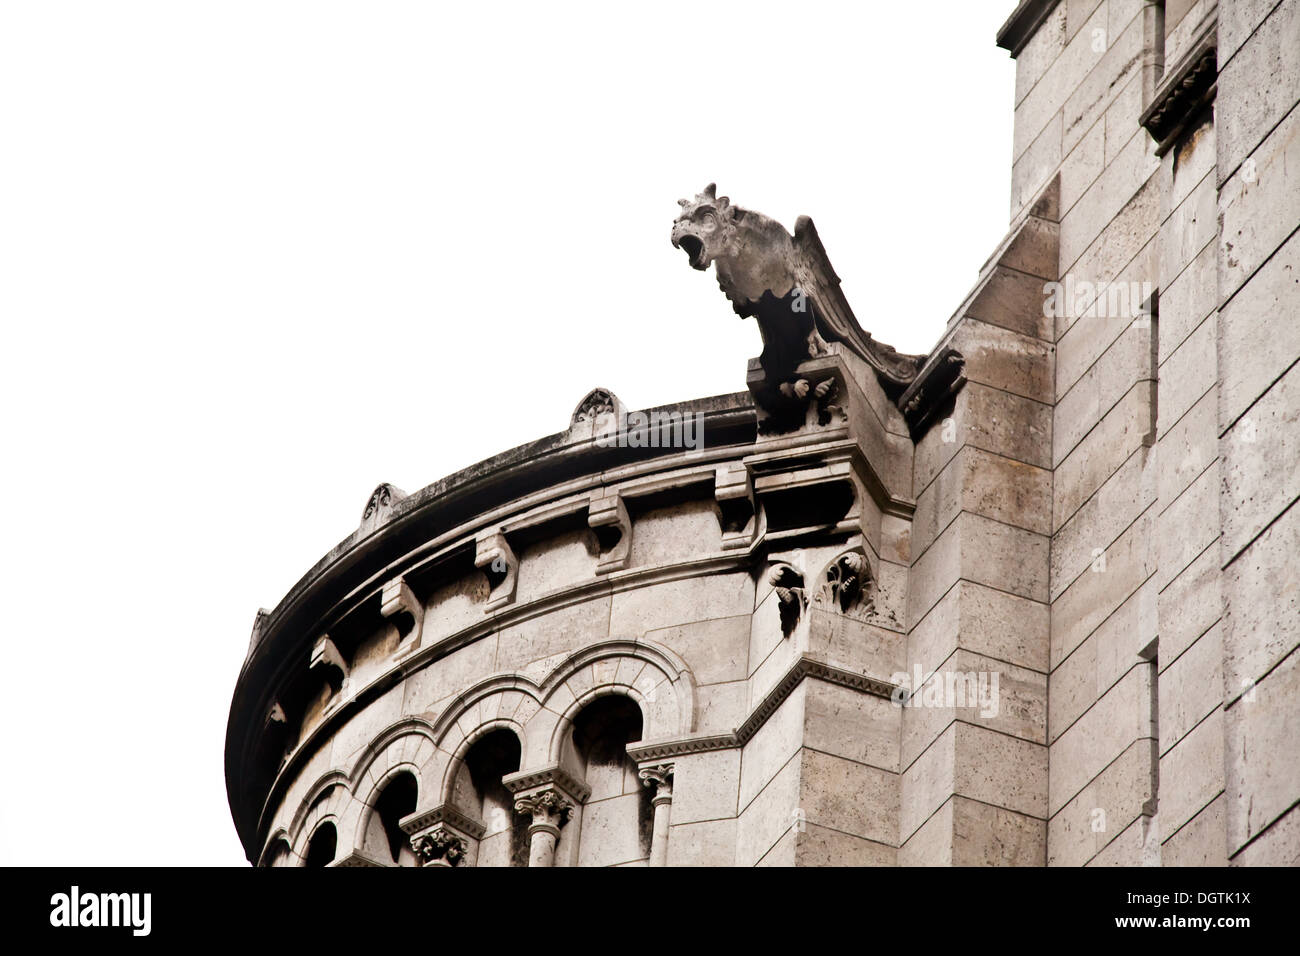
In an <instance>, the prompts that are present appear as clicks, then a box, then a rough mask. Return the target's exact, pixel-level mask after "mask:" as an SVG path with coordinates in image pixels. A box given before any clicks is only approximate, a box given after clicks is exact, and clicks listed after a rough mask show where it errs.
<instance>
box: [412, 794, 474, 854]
mask: <svg viewBox="0 0 1300 956" xmlns="http://www.w3.org/2000/svg"><path fill="white" fill-rule="evenodd" d="M398 825H399V826H400V827H401V828H402V832H403V833H405V834H406V835H407V836H408V837H410V840H411V849H412V850H413V851H414V853H415V857H416V859H417V860H419V861H420V865H421V866H473V865H474V863H475V861H476V860H477V858H478V841H479V840H481V839H482V838H483V834H484V833H485V832H486V827H484V826H483V824H482V823H480V822H479V821H477V820H475V819H473V818H472V817H469V816H468V815H466V814H465V813H463V812H462V811H460V810H459V809H457V808H456V807H454V806H452V805H451V804H449V803H444V804H441V805H439V806H436V807H434V808H433V809H432V810H425V811H422V812H419V813H413V814H411V815H410V816H409V817H404V818H403V819H402V820H401V822H400V823H399V824H398Z"/></svg>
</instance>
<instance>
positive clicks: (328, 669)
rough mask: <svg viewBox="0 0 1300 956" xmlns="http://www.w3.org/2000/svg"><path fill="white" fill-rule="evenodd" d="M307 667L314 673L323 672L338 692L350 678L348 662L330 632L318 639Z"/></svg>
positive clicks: (332, 688)
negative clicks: (331, 637)
mask: <svg viewBox="0 0 1300 956" xmlns="http://www.w3.org/2000/svg"><path fill="white" fill-rule="evenodd" d="M307 669H308V671H309V672H312V673H317V672H319V673H323V674H324V676H325V679H326V680H327V681H329V685H330V689H331V690H333V692H334V693H336V694H337V693H338V692H339V691H341V690H342V689H343V685H344V684H345V683H346V682H347V679H348V663H347V661H345V660H344V659H343V655H342V654H340V653H339V649H338V648H337V647H336V646H335V645H334V642H333V641H332V640H331V639H330V636H329V635H328V634H322V635H321V636H320V637H319V638H317V639H316V643H315V645H313V646H312V649H311V663H310V664H309V665H308V668H307Z"/></svg>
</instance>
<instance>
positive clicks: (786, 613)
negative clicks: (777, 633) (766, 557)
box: [767, 561, 808, 637]
mask: <svg viewBox="0 0 1300 956" xmlns="http://www.w3.org/2000/svg"><path fill="white" fill-rule="evenodd" d="M767 582H768V583H769V584H770V585H772V591H773V593H774V594H775V595H776V603H777V609H778V612H779V613H780V615H781V633H782V634H784V635H785V636H786V637H789V636H790V635H791V634H793V633H794V629H795V627H796V626H798V624H799V618H800V617H801V616H802V614H803V611H804V608H806V607H807V606H808V595H807V592H806V591H805V589H804V573H803V571H802V570H801V569H800V568H797V567H795V566H794V565H793V564H791V563H789V562H787V561H777V562H774V563H773V565H772V568H771V570H770V571H768V573H767Z"/></svg>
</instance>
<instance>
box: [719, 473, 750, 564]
mask: <svg viewBox="0 0 1300 956" xmlns="http://www.w3.org/2000/svg"><path fill="white" fill-rule="evenodd" d="M713 497H714V500H715V501H716V502H717V505H718V524H719V525H720V526H721V528H722V550H724V551H728V550H731V549H733V548H747V547H749V545H750V544H752V543H753V540H754V534H755V526H756V525H757V521H756V509H755V507H754V482H753V480H752V479H751V478H750V477H749V469H748V468H746V467H745V465H744V463H742V462H727V463H726V464H722V465H719V466H718V468H717V471H716V472H714V480H713Z"/></svg>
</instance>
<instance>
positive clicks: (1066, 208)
mask: <svg viewBox="0 0 1300 956" xmlns="http://www.w3.org/2000/svg"><path fill="white" fill-rule="evenodd" d="M1105 168H1106V125H1105V124H1104V123H1093V124H1092V127H1091V128H1090V129H1089V130H1088V132H1087V133H1085V134H1084V135H1083V136H1082V137H1081V138H1080V139H1079V141H1078V142H1077V143H1075V144H1074V148H1073V149H1072V150H1070V152H1069V153H1068V154H1067V155H1066V157H1065V162H1063V163H1062V164H1061V211H1062V214H1063V216H1068V215H1069V214H1070V212H1071V210H1073V209H1074V207H1075V204H1076V203H1078V201H1079V197H1081V196H1082V195H1083V194H1084V193H1085V192H1087V191H1088V187H1090V186H1091V185H1092V184H1093V183H1094V182H1096V181H1097V177H1098V176H1100V175H1101V173H1102V170H1103V169H1105Z"/></svg>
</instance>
